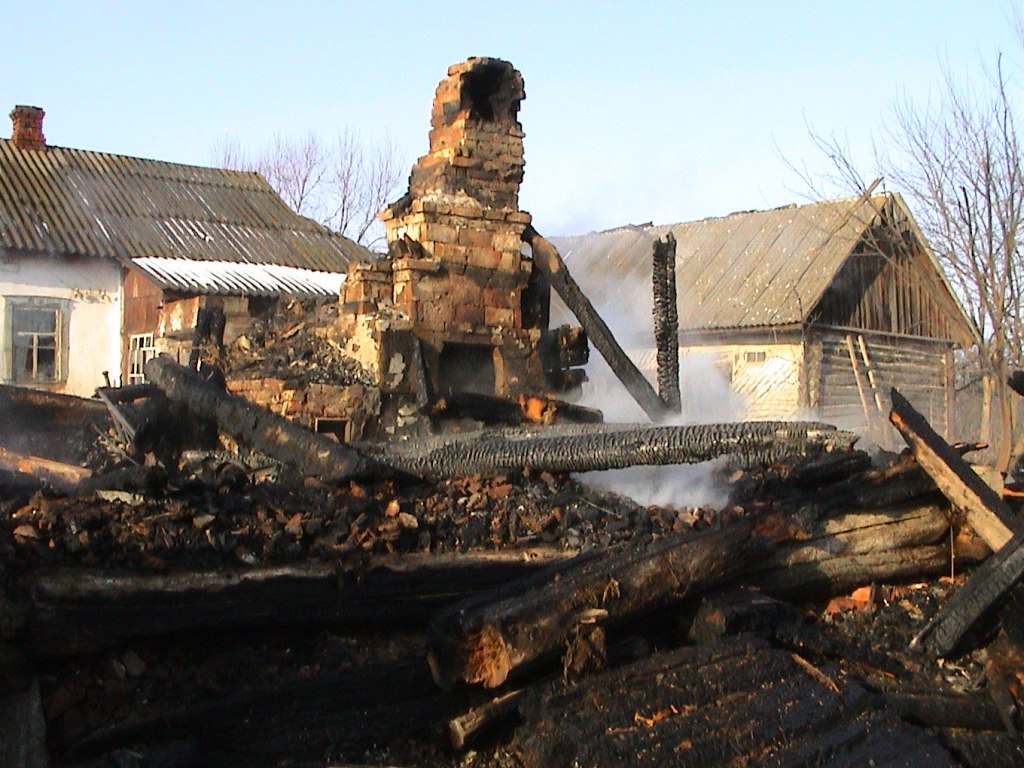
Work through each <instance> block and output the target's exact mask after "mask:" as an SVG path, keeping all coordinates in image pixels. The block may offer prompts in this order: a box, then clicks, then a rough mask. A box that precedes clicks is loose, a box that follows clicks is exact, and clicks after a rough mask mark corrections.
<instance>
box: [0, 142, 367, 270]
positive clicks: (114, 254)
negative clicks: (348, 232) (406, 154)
mask: <svg viewBox="0 0 1024 768" xmlns="http://www.w3.org/2000/svg"><path fill="white" fill-rule="evenodd" d="M0 249H6V250H9V251H21V252H27V253H35V254H42V255H54V256H58V255H68V256H87V257H99V258H110V259H116V260H118V261H120V262H122V263H124V264H126V265H129V262H130V261H131V260H132V259H137V258H162V259H189V260H194V261H216V262H234V263H242V264H273V265H279V266H283V267H294V268H299V269H307V270H316V271H322V272H345V271H346V270H347V266H348V264H349V263H350V262H351V261H353V260H365V259H367V258H370V257H371V256H370V254H369V252H368V251H367V250H366V249H365V248H363V247H362V246H360V245H358V244H357V243H355V242H353V241H352V240H349V239H348V238H345V237H342V236H341V235H338V234H336V233H334V232H331V231H330V230H328V229H326V228H325V227H323V226H321V225H320V224H318V223H316V222H315V221H313V220H311V219H308V218H306V217H304V216H300V215H298V214H296V213H294V212H293V211H292V210H290V209H289V208H288V207H287V206H286V205H285V204H284V202H283V201H282V200H281V198H280V197H279V196H278V195H277V194H276V193H275V192H274V190H273V189H272V188H271V187H270V185H269V184H268V183H267V182H266V181H265V180H264V179H263V178H262V177H261V176H260V175H259V174H256V173H248V172H241V171H229V170H222V169H219V168H204V167H200V166H191V165H181V164H177V163H169V162H163V161H158V160H146V159H142V158H136V157H127V156H123V155H112V154H107V153H104V152H92V151H87V150H80V149H65V148H62V147H55V146H47V147H45V148H44V149H21V148H19V147H17V146H15V143H14V142H13V141H10V140H4V139H0Z"/></svg>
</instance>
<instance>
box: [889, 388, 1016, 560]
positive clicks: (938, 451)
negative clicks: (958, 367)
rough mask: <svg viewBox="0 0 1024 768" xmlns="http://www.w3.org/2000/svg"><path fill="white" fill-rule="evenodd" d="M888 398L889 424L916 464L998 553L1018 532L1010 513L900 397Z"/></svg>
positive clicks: (1001, 500)
mask: <svg viewBox="0 0 1024 768" xmlns="http://www.w3.org/2000/svg"><path fill="white" fill-rule="evenodd" d="M891 396H892V412H891V413H890V415H889V421H891V422H892V424H893V426H895V427H896V429H898V430H899V432H900V434H901V435H903V439H904V440H905V441H906V443H907V445H909V446H910V450H911V451H912V452H913V454H914V458H915V459H917V462H918V464H920V465H921V467H922V468H923V469H924V470H925V472H927V473H928V475H929V476H930V477H931V478H932V480H934V481H935V485H936V487H938V489H939V490H940V491H942V493H943V495H945V497H946V498H947V499H949V501H950V503H952V504H953V506H955V507H957V508H959V509H962V510H963V511H964V513H965V514H966V515H967V522H968V523H969V524H970V526H971V528H973V529H974V530H975V532H976V533H977V534H978V535H979V536H980V537H981V538H982V539H983V540H984V541H985V543H986V544H988V545H989V547H990V548H991V549H992V551H993V552H996V551H998V550H999V548H1000V547H1002V546H1003V545H1004V544H1006V542H1008V541H1009V540H1010V538H1011V537H1012V536H1013V535H1014V533H1015V532H1017V531H1018V530H1021V526H1020V523H1019V522H1018V521H1017V520H1016V518H1015V517H1014V515H1013V512H1012V511H1011V510H1010V508H1009V507H1008V506H1006V502H1004V501H1003V499H1002V497H1001V496H1000V495H999V494H998V493H996V491H994V490H992V488H990V487H989V486H988V485H987V484H986V483H985V481H983V480H982V479H981V478H980V477H978V475H977V474H976V473H975V472H974V470H972V469H971V467H970V465H968V464H967V462H966V461H964V460H963V458H962V457H961V456H960V454H959V453H957V451H956V450H955V449H954V448H952V446H950V445H949V444H948V443H947V442H946V441H945V440H943V439H942V437H940V436H939V434H938V433H937V432H936V431H935V430H934V429H932V427H931V425H930V424H929V423H928V421H927V420H926V419H925V418H924V416H922V415H921V414H920V413H919V412H917V411H916V410H914V407H913V406H912V405H911V404H910V403H909V402H908V401H907V399H906V398H905V397H903V395H901V394H900V393H899V392H898V391H897V390H896V389H895V388H893V390H892V392H891Z"/></svg>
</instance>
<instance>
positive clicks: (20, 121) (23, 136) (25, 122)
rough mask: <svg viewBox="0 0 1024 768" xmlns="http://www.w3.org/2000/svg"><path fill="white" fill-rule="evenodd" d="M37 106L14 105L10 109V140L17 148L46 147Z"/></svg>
mask: <svg viewBox="0 0 1024 768" xmlns="http://www.w3.org/2000/svg"><path fill="white" fill-rule="evenodd" d="M45 114H46V113H45V112H44V111H43V110H42V109H40V108H39V107H26V106H23V105H18V106H16V107H15V108H14V109H13V110H11V122H12V123H13V127H12V130H11V141H12V142H13V143H14V146H16V147H17V148H18V149H46V137H45V136H43V115H45Z"/></svg>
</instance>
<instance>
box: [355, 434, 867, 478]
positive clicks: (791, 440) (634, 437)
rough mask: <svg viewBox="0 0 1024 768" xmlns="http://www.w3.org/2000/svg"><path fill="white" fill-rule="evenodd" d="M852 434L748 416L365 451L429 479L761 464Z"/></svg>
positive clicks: (440, 439)
mask: <svg viewBox="0 0 1024 768" xmlns="http://www.w3.org/2000/svg"><path fill="white" fill-rule="evenodd" d="M854 439H855V438H854V436H853V435H852V434H851V433H849V432H843V431H840V430H836V429H835V428H834V427H831V426H829V425H826V424H817V423H814V422H744V423H737V424H694V425H688V426H682V427H663V426H648V425H642V424H641V425H615V426H611V425H606V424H601V425H573V426H565V427H559V426H554V427H543V428H537V429H532V430H531V429H512V430H489V431H484V432H477V433H473V434H470V435H459V434H455V435H445V436H437V437H433V438H426V439H418V440H408V441H402V442H401V443H395V444H391V445H371V444H361V445H360V448H361V450H362V451H363V452H364V453H366V454H367V455H369V456H375V457H377V459H378V460H379V461H381V462H382V463H384V464H387V465H389V466H392V467H395V468H396V469H398V470H401V471H403V472H408V473H409V474H413V475H417V476H420V477H426V478H431V479H444V478H446V477H452V476H458V475H468V474H473V473H477V472H479V473H483V474H493V473H499V474H501V473H507V472H517V471H522V470H537V471H542V470H546V471H548V472H589V471H592V470H603V469H618V468H622V467H630V466H640V465H656V464H695V463H699V462H702V461H709V460H710V459H715V458H718V457H721V456H729V457H731V458H733V459H734V460H735V461H736V462H737V463H740V464H743V465H748V466H756V465H762V464H766V463H768V462H771V461H774V460H776V459H781V458H783V457H785V456H789V455H793V454H808V453H811V454H813V453H818V452H821V451H825V450H831V449H844V448H848V447H849V445H850V444H851V443H852V442H853V440H854Z"/></svg>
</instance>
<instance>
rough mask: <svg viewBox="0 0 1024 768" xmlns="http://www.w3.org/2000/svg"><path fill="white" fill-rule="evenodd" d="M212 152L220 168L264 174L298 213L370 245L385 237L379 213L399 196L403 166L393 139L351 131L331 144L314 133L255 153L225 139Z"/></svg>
mask: <svg viewBox="0 0 1024 768" xmlns="http://www.w3.org/2000/svg"><path fill="white" fill-rule="evenodd" d="M214 156H215V162H216V163H217V164H218V165H220V166H222V167H225V168H233V169H236V170H244V171H255V172H257V173H259V174H261V175H262V176H263V177H264V178H265V179H266V180H267V181H268V182H269V183H270V186H272V187H273V188H274V190H275V191H276V192H277V193H278V194H279V195H280V196H281V199H283V200H284V201H285V203H287V204H288V206H289V207H291V208H292V210H294V211H295V212H296V213H300V214H302V215H303V216H308V217H310V218H312V219H315V220H317V221H319V222H320V223H321V224H323V225H324V226H326V227H328V228H330V229H332V230H334V231H336V232H340V233H341V234H343V235H345V236H346V237H349V238H351V239H353V240H355V241H356V242H359V243H362V244H363V245H365V246H367V247H368V248H374V247H379V246H380V245H381V244H382V243H383V241H384V230H383V226H382V225H381V224H380V222H379V221H378V219H377V214H378V213H380V211H381V209H383V208H384V206H385V205H387V203H388V201H389V200H390V199H391V198H393V197H394V196H395V195H396V193H397V191H398V189H399V185H400V183H401V182H402V178H403V177H402V169H403V168H404V165H405V163H404V161H403V160H402V158H401V156H400V153H399V151H398V148H397V146H396V145H395V144H394V143H393V142H392V141H391V140H390V139H389V138H385V139H384V140H383V141H381V142H379V143H375V144H364V143H362V142H361V141H359V140H358V139H357V138H356V137H355V136H354V135H353V134H352V133H351V132H350V131H348V130H346V131H344V132H342V133H341V134H340V135H339V136H338V138H337V140H336V141H335V142H334V144H332V145H327V144H324V142H323V141H322V140H321V139H319V138H318V137H317V136H316V134H314V133H312V132H311V133H308V134H306V136H304V137H303V138H301V139H291V138H286V137H283V136H280V135H277V136H275V137H274V139H273V141H272V142H271V143H270V144H269V145H268V146H267V148H266V149H264V150H263V151H262V152H260V153H258V154H255V155H250V154H248V153H246V152H245V151H244V150H243V149H242V147H241V146H240V145H239V144H238V142H237V141H235V140H233V139H224V140H222V141H221V142H219V143H218V144H217V146H216V147H215V148H214Z"/></svg>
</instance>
